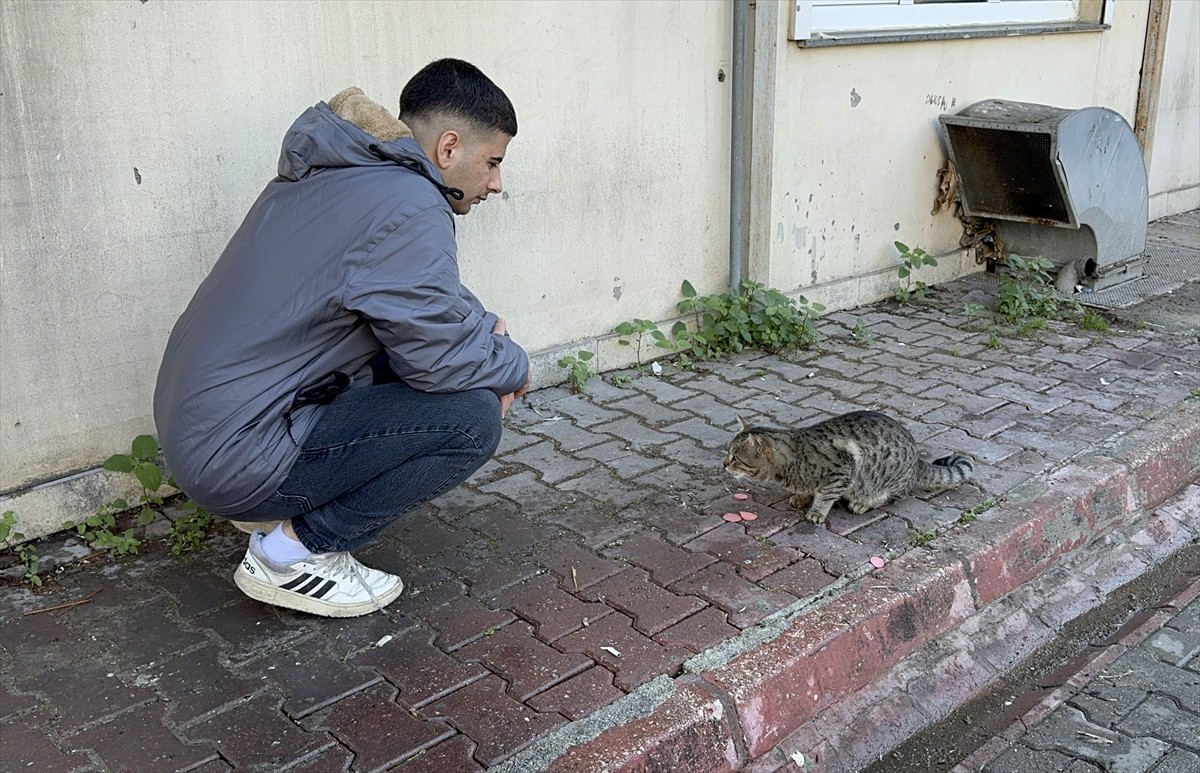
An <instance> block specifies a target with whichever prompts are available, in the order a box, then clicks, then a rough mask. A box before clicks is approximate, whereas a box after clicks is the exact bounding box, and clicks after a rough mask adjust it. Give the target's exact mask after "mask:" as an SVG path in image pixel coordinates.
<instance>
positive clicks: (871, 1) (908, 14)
mask: <svg viewBox="0 0 1200 773" xmlns="http://www.w3.org/2000/svg"><path fill="white" fill-rule="evenodd" d="M1105 5H1106V6H1111V5H1112V4H1111V3H1106V4H1105ZM1106 10H1108V9H1107V8H1106ZM1079 14H1080V0H985V1H983V2H944V1H943V2H923V3H922V2H914V0H793V13H792V15H791V16H792V18H791V24H790V27H791V30H790V34H789V35H788V37H789V39H791V40H809V39H812V38H833V37H837V35H838V34H839V33H841V34H850V35H862V34H869V33H908V32H918V31H921V30H933V31H941V30H945V29H948V28H962V27H966V28H970V27H978V26H992V27H994V26H1003V25H1012V24H1064V23H1065V24H1070V23H1075V22H1078V21H1079Z"/></svg>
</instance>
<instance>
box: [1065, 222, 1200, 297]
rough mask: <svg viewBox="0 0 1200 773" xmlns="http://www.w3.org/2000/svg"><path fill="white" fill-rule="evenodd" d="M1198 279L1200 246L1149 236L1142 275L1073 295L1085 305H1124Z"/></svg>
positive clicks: (1199, 272) (1199, 274)
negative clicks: (1113, 285) (1095, 290)
mask: <svg viewBox="0 0 1200 773" xmlns="http://www.w3.org/2000/svg"><path fill="white" fill-rule="evenodd" d="M1196 279H1200V250H1197V249H1192V248H1191V247H1182V246H1180V245H1178V244H1170V243H1165V242H1160V241H1158V240H1156V239H1153V238H1150V239H1147V240H1146V263H1145V268H1144V273H1143V274H1142V276H1141V277H1139V278H1138V279H1134V280H1133V281H1131V282H1126V283H1125V284H1122V285H1117V286H1116V287H1110V288H1108V289H1107V290H1101V291H1099V292H1095V293H1077V294H1076V295H1075V296H1074V298H1075V300H1077V301H1079V302H1080V303H1082V304H1083V305H1085V306H1094V307H1096V308H1101V309H1124V308H1128V307H1129V306H1132V305H1134V304H1135V303H1140V302H1141V301H1144V300H1146V299H1147V298H1151V297H1153V296H1155V295H1161V294H1163V293H1165V292H1169V291H1171V290H1174V289H1176V288H1178V287H1180V286H1181V285H1183V284H1184V283H1185V282H1188V281H1191V280H1196Z"/></svg>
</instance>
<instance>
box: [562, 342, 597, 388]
mask: <svg viewBox="0 0 1200 773" xmlns="http://www.w3.org/2000/svg"><path fill="white" fill-rule="evenodd" d="M595 356H596V353H595V352H589V351H588V350H587V349H581V350H580V351H579V352H578V353H576V354H568V355H567V356H566V357H563V358H562V359H560V360H559V361H558V367H560V368H562V369H563V370H565V371H566V372H567V381H569V382H570V384H571V388H572V389H574V390H575V391H576V392H582V391H583V389H584V387H586V386H587V383H588V381H591V379H592V376H593V375H595V374H593V373H592V369H591V367H590V366H589V365H588V361H589V360H591V359H592V358H593V357H595Z"/></svg>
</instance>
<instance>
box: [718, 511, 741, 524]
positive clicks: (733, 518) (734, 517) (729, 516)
mask: <svg viewBox="0 0 1200 773" xmlns="http://www.w3.org/2000/svg"><path fill="white" fill-rule="evenodd" d="M721 517H722V518H724V519H725V520H727V521H729V522H730V523H736V522H737V521H740V520H742V516H741V515H740V514H738V513H725V515H722V516H721Z"/></svg>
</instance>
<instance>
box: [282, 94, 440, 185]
mask: <svg viewBox="0 0 1200 773" xmlns="http://www.w3.org/2000/svg"><path fill="white" fill-rule="evenodd" d="M372 146H375V147H376V148H378V149H379V150H380V151H382V153H380V152H376V151H375V150H372ZM401 158H403V159H413V160H415V161H417V162H419V164H420V167H421V168H422V169H424V170H425V172H426V176H428V177H432V178H433V179H434V181H435V182H439V183H440V182H441V179H442V178H441V175H440V174H438V172H437V170H436V169H434V168H433V165H432V164H430V163H429V160H428V159H427V158H425V154H424V152H422V150H421V146H420V145H418V144H417V141H416V140H415V139H413V134H412V130H410V129H409V128H408V126H406V125H405V124H404V122H403V121H401V120H400V119H399V118H396V117H394V116H393V115H392V114H391V113H389V112H388V110H387V108H385V107H384V106H383V105H380V104H379V103H377V102H375V101H373V100H372V99H370V98H369V97H368V96H367V95H366V94H364V93H363V90H362V89H360V88H358V87H357V86H351V87H350V88H348V89H344V90H343V91H341V92H339V93H338V94H337V96H335V97H333V98H332V99H330V100H329V102H318V103H317V104H316V105H315V106H313V107H310V108H309V109H307V110H305V111H304V112H303V113H302V114H301V115H300V117H299V118H297V119H296V121H295V123H293V124H292V126H291V128H290V129H288V132H287V135H286V136H284V138H283V149H282V151H281V152H280V154H279V168H278V172H279V176H280V177H282V178H283V179H285V180H303V179H304V178H306V177H308V175H310V174H311V173H312V172H314V171H315V170H318V169H328V168H338V167H357V166H381V165H388V164H394V163H397V162H398V160H399V159H401ZM414 171H415V170H414Z"/></svg>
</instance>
